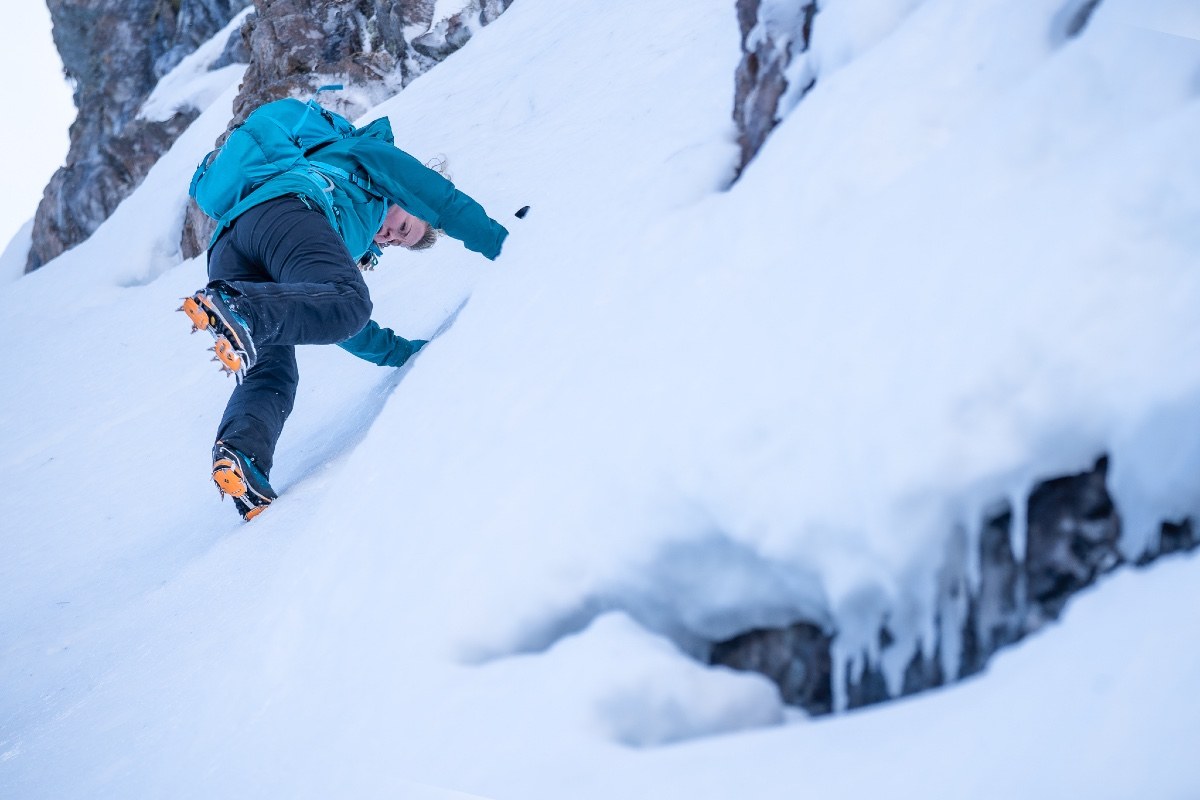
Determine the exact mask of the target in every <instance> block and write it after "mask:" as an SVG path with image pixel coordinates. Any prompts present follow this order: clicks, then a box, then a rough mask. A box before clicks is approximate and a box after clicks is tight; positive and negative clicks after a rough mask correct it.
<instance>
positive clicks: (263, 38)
mask: <svg viewBox="0 0 1200 800" xmlns="http://www.w3.org/2000/svg"><path fill="white" fill-rule="evenodd" d="M511 3H512V0H471V2H470V3H468V4H467V5H466V7H465V8H463V9H462V10H461V11H459V12H458V13H457V14H454V15H453V16H451V17H450V18H449V19H445V20H442V21H440V22H439V23H438V24H437V25H436V26H434V27H433V29H432V30H430V31H428V32H427V33H424V34H422V35H420V36H418V37H416V38H415V39H413V40H412V41H411V42H410V41H409V40H408V39H407V38H406V37H405V33H404V31H405V29H406V28H411V27H412V26H420V27H422V28H429V27H430V25H431V24H432V23H433V21H434V20H433V12H434V7H435V2H434V0H400V1H399V2H397V1H396V0H352V1H351V2H346V1H345V0H256V2H255V7H256V11H257V13H256V15H255V18H254V20H253V22H252V23H250V24H248V25H247V27H246V29H245V30H244V31H243V36H244V37H245V40H246V44H247V47H248V49H249V51H250V68H249V69H248V70H247V71H246V76H245V78H244V80H243V82H242V89H241V91H240V92H239V93H238V97H237V99H236V100H234V105H233V120H232V121H231V123H230V127H232V126H234V125H237V124H239V123H240V122H241V121H242V120H244V119H245V118H246V116H247V115H248V114H249V113H250V112H251V111H253V110H254V109H255V108H257V107H258V106H259V105H261V104H263V103H266V102H269V101H271V100H278V99H279V98H281V97H289V96H290V97H298V96H307V95H310V94H312V93H313V92H314V91H315V90H316V89H318V88H319V87H320V86H321V85H323V84H327V83H331V82H333V83H342V84H345V85H347V86H352V87H354V89H355V90H356V92H355V93H354V94H355V96H353V97H352V96H351V93H349V92H347V93H345V94H343V95H329V96H326V97H322V100H321V102H322V103H323V104H325V105H328V106H329V107H330V108H332V109H333V110H335V111H338V112H340V113H344V114H346V115H347V116H357V115H359V114H361V113H362V112H363V111H365V110H366V108H367V107H369V106H370V105H373V104H375V103H378V102H381V101H383V100H385V99H387V98H388V97H390V96H392V95H393V94H395V93H396V92H397V91H399V90H400V89H402V88H403V87H404V86H407V85H408V84H409V83H410V82H412V80H413V79H414V78H416V77H417V76H419V75H421V74H423V73H425V72H427V71H428V70H429V69H430V68H431V67H433V66H434V65H435V64H437V63H438V62H440V61H442V60H443V59H444V58H446V56H448V55H450V54H451V53H453V52H454V51H455V50H457V49H459V48H460V47H462V46H463V45H464V44H466V42H467V40H468V39H469V38H470V37H471V32H472V31H473V30H474V29H475V28H477V27H479V26H482V25H486V24H488V23H490V22H492V21H493V20H494V19H496V17H498V16H500V14H501V13H503V12H504V11H505V10H506V9H507V8H508V6H509V5H510V4H511Z"/></svg>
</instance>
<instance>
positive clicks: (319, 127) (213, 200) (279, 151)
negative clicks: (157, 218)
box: [188, 86, 375, 231]
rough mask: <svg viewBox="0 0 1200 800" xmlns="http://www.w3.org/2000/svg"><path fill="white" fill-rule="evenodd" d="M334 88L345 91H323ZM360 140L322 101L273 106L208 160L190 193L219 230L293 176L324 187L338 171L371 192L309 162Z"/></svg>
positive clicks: (261, 110)
mask: <svg viewBox="0 0 1200 800" xmlns="http://www.w3.org/2000/svg"><path fill="white" fill-rule="evenodd" d="M333 88H337V89H340V88H341V87H340V86H337V87H332V86H330V87H322V89H321V90H318V92H320V91H322V90H324V89H333ZM354 135H355V127H354V126H353V125H351V124H350V121H349V120H347V119H346V118H345V117H343V116H341V115H340V114H335V113H333V112H332V111H329V110H328V109H326V108H323V107H322V106H321V105H320V104H319V103H318V102H317V101H316V100H309V101H308V102H307V103H305V102H303V101H301V100H296V99H293V98H285V99H283V100H276V101H274V102H271V103H267V104H265V105H262V106H259V107H258V108H256V109H254V111H253V112H251V114H250V116H249V117H247V118H246V121H245V122H243V123H242V124H241V125H239V126H238V127H236V128H234V129H233V131H232V132H231V133H230V134H229V137H228V138H227V139H226V140H225V144H223V145H222V146H221V147H219V148H217V149H216V150H213V151H212V152H210V153H209V154H208V155H206V156H205V157H204V160H202V161H201V162H200V165H199V166H198V167H196V172H195V173H194V174H193V175H192V182H191V184H190V185H189V186H188V194H189V195H191V196H192V197H193V198H194V199H195V200H196V204H197V205H199V206H200V209H201V210H202V211H204V213H205V214H207V215H208V216H210V217H212V218H213V219H215V220H217V222H218V223H219V224H218V226H217V230H218V231H219V230H221V229H222V228H224V227H225V226H226V225H228V224H229V223H230V222H232V220H233V219H234V218H236V217H237V216H238V215H239V214H241V213H242V212H243V211H245V210H246V209H247V208H249V207H250V206H251V205H253V201H252V202H250V203H248V204H246V203H245V202H244V201H245V200H246V199H247V198H248V197H249V196H250V195H251V194H252V193H253V192H254V191H255V190H256V189H258V188H259V187H260V186H262V185H263V184H264V183H266V182H267V181H269V180H271V179H272V178H275V177H278V176H280V175H283V174H284V173H287V172H298V173H302V174H306V175H309V176H311V177H312V179H313V180H314V182H316V183H317V184H318V185H319V186H321V187H322V188H324V185H325V184H327V179H326V178H324V177H322V176H321V173H330V172H332V173H333V174H336V175H338V177H341V178H343V179H348V180H351V181H352V182H354V183H355V184H358V185H359V186H362V187H363V188H364V189H367V188H368V187H366V186H363V182H361V181H360V180H356V178H357V177H358V176H356V175H351V174H348V173H346V172H345V170H341V169H339V168H337V167H334V166H332V165H329V164H321V163H319V162H316V163H314V162H312V161H309V160H308V156H309V155H310V154H312V153H313V152H314V151H316V150H319V149H320V148H322V147H324V146H325V145H327V144H329V143H331V142H336V141H338V140H339V139H345V138H347V137H350V136H354ZM368 191H369V189H368ZM372 194H375V193H374V192H372Z"/></svg>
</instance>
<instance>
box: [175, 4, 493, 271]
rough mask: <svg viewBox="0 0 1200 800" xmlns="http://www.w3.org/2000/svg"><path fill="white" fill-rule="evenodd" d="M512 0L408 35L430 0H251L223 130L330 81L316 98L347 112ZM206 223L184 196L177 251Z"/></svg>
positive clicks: (196, 246)
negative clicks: (334, 87) (244, 65)
mask: <svg viewBox="0 0 1200 800" xmlns="http://www.w3.org/2000/svg"><path fill="white" fill-rule="evenodd" d="M511 3H512V0H471V2H470V3H468V4H467V5H466V6H465V7H464V8H463V9H462V10H461V11H459V12H458V13H456V14H454V15H453V16H451V17H450V18H448V19H445V20H441V21H440V22H438V24H437V25H434V26H433V27H432V29H431V30H428V32H427V33H423V34H421V35H420V36H417V37H415V38H414V39H413V40H412V41H409V40H408V39H407V38H406V37H405V29H406V28H411V27H412V26H420V27H421V28H422V29H428V28H430V25H431V24H432V23H433V21H434V20H433V12H434V6H435V2H434V0H350V1H349V2H347V1H346V0H255V10H256V13H255V15H254V16H253V17H252V18H251V20H250V21H248V22H247V24H246V26H245V27H244V28H243V30H242V37H243V40H244V46H245V48H246V50H247V51H248V52H249V53H250V67H249V69H247V70H246V75H245V77H244V78H243V80H242V87H241V91H240V92H239V93H238V96H237V98H236V99H235V100H234V102H233V119H231V120H230V123H229V130H232V129H233V127H234V126H236V125H239V124H241V123H242V122H243V121H244V120H245V119H246V117H247V116H249V114H250V112H251V111H253V110H254V109H255V108H258V106H260V105H262V104H263V103H267V102H270V101H272V100H278V99H280V98H283V97H303V98H307V97H309V96H311V95H312V94H313V93H314V92H315V91H316V90H317V89H318V88H320V87H321V86H322V85H325V84H330V83H341V84H343V85H345V86H346V87H347V88H352V89H353V91H346V92H331V93H328V94H323V95H322V96H321V103H322V105H325V106H327V107H328V108H330V109H332V110H334V111H337V112H338V113H340V114H343V115H345V116H347V117H350V118H351V119H353V118H355V117H357V116H359V115H360V114H362V113H363V112H364V111H366V110H367V108H369V107H370V106H372V105H375V104H376V103H379V102H382V101H383V100H386V99H387V98H388V97H391V96H392V95H394V94H395V93H396V92H398V91H400V90H401V89H402V88H403V87H405V86H407V85H408V84H409V83H410V82H412V80H413V79H415V78H416V77H417V76H419V75H421V74H423V73H425V72H427V71H428V70H429V69H431V68H432V67H433V66H434V65H436V64H437V63H439V62H440V61H442V60H443V59H445V58H446V57H447V56H448V55H450V54H451V53H453V52H454V51H455V50H457V49H459V48H460V47H462V46H463V45H464V44H466V42H467V40H468V39H470V37H471V34H472V32H473V31H474V30H475V29H476V28H478V27H480V26H482V25H486V24H488V23H490V22H492V21H493V20H495V19H496V18H497V17H498V16H500V14H502V13H503V12H504V11H505V10H506V9H507V8H508V7H509V5H511ZM218 144H219V142H218ZM213 228H214V225H213V223H212V221H211V220H210V219H208V217H206V216H205V215H204V213H203V212H202V211H200V209H199V208H197V207H196V206H195V204H194V203H193V204H191V205H190V206H189V208H188V213H187V217H186V219H185V222H184V227H183V234H182V240H181V249H182V251H183V256H184V258H191V257H193V256H196V255H199V254H200V253H202V252H204V250H205V249H206V248H207V247H208V242H209V239H210V237H211V235H212V230H213Z"/></svg>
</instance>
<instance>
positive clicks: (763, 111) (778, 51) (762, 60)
mask: <svg viewBox="0 0 1200 800" xmlns="http://www.w3.org/2000/svg"><path fill="white" fill-rule="evenodd" d="M762 6H763V0H737V18H738V25H739V26H740V28H741V32H742V60H741V63H739V64H738V68H737V73H736V75H735V86H734V105H733V120H734V123H735V124H736V125H737V129H738V145H739V146H740V147H741V159H740V160H739V162H738V168H737V171H738V173H739V174H740V173H741V171H742V170H743V169H744V168H745V167H746V165H747V164H749V163H750V161H751V159H753V158H754V156H755V155H756V154H757V153H758V151H759V149H760V148H761V147H762V146H763V143H764V142H765V141H766V140H767V136H768V135H769V134H770V133H771V131H772V130H773V129H774V128H775V126H776V125H778V124H779V121H780V114H781V111H782V110H781V109H780V101H781V100H782V99H783V97H784V94H785V93H786V92H787V91H788V89H789V86H788V80H787V77H786V73H787V68H788V66H789V65H790V64H791V61H792V59H793V58H794V57H795V56H796V55H798V54H799V53H802V52H804V51H805V50H807V49H808V46H809V42H810V40H811V38H812V23H813V18H814V17H815V16H816V13H817V3H816V0H811V1H810V2H805V0H796V6H797V13H795V14H791V15H783V18H776V17H774V16H771V15H769V14H766V13H764V9H763V7H762ZM814 83H815V79H813V78H808V79H806V85H805V86H803V87H798V88H799V89H800V92H801V93H804V92H807V91H808V90H809V89H811V88H812V87H813V84H814Z"/></svg>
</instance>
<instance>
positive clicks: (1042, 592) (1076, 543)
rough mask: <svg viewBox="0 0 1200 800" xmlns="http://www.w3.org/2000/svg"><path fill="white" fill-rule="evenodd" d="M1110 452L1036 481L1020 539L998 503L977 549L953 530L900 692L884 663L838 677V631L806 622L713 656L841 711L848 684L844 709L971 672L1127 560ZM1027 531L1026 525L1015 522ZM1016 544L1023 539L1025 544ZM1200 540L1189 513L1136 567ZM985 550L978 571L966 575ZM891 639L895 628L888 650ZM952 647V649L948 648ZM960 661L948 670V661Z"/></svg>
mask: <svg viewBox="0 0 1200 800" xmlns="http://www.w3.org/2000/svg"><path fill="white" fill-rule="evenodd" d="M1107 469H1108V462H1107V459H1105V458H1101V459H1100V460H1099V461H1098V462H1097V463H1096V465H1095V467H1094V468H1093V469H1091V470H1090V471H1088V472H1085V473H1082V474H1079V475H1070V476H1065V477H1061V478H1056V479H1053V480H1049V481H1046V482H1044V483H1041V484H1039V485H1038V486H1037V487H1035V488H1034V490H1033V491H1032V492H1031V493H1030V495H1029V497H1028V498H1027V500H1026V502H1025V504H1024V505H1025V507H1024V509H1022V512H1023V513H1022V518H1023V519H1024V520H1025V524H1024V531H1023V533H1024V535H1023V538H1017V537H1014V530H1013V528H1014V526H1015V525H1017V524H1018V523H1017V521H1016V519H1015V517H1016V514H1015V513H1014V509H1013V508H1012V506H1011V504H1009V503H1007V502H1005V503H1001V504H999V505H998V506H997V507H996V508H995V509H993V510H992V511H991V512H990V513H989V514H988V515H987V516H986V518H985V519H984V520H983V525H982V529H981V532H980V535H979V538H978V543H977V552H976V553H975V554H970V553H968V552H967V550H966V547H965V543H966V537H965V536H958V537H955V539H954V541H953V542H952V547H951V551H950V556H949V557H948V559H947V561H946V563H945V565H944V567H943V569H942V574H941V578H940V581H939V585H938V594H939V599H938V615H939V622H940V631H941V636H940V638H939V640H938V641H937V642H935V643H934V647H932V648H930V649H929V650H928V651H923V650H918V652H917V653H916V654H915V655H914V656H913V657H912V659H911V661H910V662H909V664H908V668H907V669H906V670H905V672H904V676H903V682H902V685H901V686H900V687H899V689H898V691H896V692H893V691H892V690H891V689H889V686H888V682H887V681H886V680H885V676H884V674H883V672H882V670H881V668H880V667H879V666H878V664H879V662H880V660H881V659H876V660H874V661H871V660H867V659H864V663H865V666H864V667H863V668H862V669H861V670H860V671H856V672H855V671H852V672H850V674H848V675H846V678H845V685H843V686H838V687H835V686H834V680H835V677H834V676H835V674H837V670H836V669H835V668H834V649H835V644H836V638H837V632H836V631H831V630H825V629H823V628H822V627H821V626H820V625H819V624H817V623H813V622H806V621H801V622H797V623H795V624H793V625H791V626H788V627H786V628H768V629H757V630H752V631H747V632H745V633H743V634H741V635H739V636H736V637H734V638H732V639H729V640H727V641H723V642H718V643H716V644H714V645H713V647H712V650H711V655H710V661H711V663H714V664H722V665H725V666H729V667H733V668H735V669H743V670H753V671H755V672H760V673H762V674H763V675H766V676H767V677H768V678H770V679H771V680H772V681H774V682H775V684H776V685H777V686H778V687H779V691H780V693H781V695H782V697H783V699H784V701H785V702H788V703H790V704H792V705H797V706H800V707H802V708H804V709H806V710H807V711H808V712H809V713H811V714H827V713H829V712H830V711H832V710H834V703H833V702H831V698H833V697H835V696H837V695H838V694H839V692H840V693H841V694H842V696H843V697H844V698H845V707H846V708H856V707H859V706H864V705H870V704H873V703H879V702H883V701H886V700H890V699H893V698H894V697H895V696H903V695H908V694H913V693H916V692H920V691H923V690H925V689H929V688H933V687H936V686H941V685H943V684H945V683H948V682H952V681H955V680H960V679H962V678H965V677H968V676H970V675H974V674H976V673H978V672H980V671H981V670H983V669H984V667H985V666H986V664H987V662H988V660H989V659H990V658H991V657H992V655H994V654H995V653H996V652H997V651H999V650H1001V649H1002V648H1004V647H1006V646H1008V645H1011V644H1013V643H1015V642H1018V641H1020V640H1021V639H1023V638H1024V637H1026V636H1028V635H1029V634H1030V633H1033V632H1034V631H1037V630H1038V629H1040V628H1042V627H1043V626H1044V625H1046V624H1047V623H1048V622H1051V621H1053V620H1055V619H1057V618H1058V617H1059V615H1060V614H1061V613H1062V610H1063V608H1064V607H1065V606H1066V604H1067V602H1068V601H1069V600H1070V598H1071V597H1072V596H1073V595H1074V594H1075V593H1076V592H1078V591H1080V590H1081V589H1083V588H1085V587H1087V586H1090V585H1091V584H1093V583H1095V582H1096V580H1097V579H1098V578H1099V577H1100V576H1102V575H1103V574H1105V573H1107V572H1109V571H1111V570H1113V569H1116V568H1117V567H1119V566H1121V565H1122V564H1125V563H1126V560H1125V558H1124V556H1123V555H1122V553H1121V551H1120V549H1119V548H1118V540H1119V538H1120V533H1121V520H1120V516H1119V514H1118V512H1117V509H1116V507H1115V506H1114V504H1113V501H1112V498H1111V496H1110V495H1109V493H1108V490H1107V488H1106V483H1105V478H1106V475H1107ZM1016 533H1021V531H1016ZM1014 541H1016V542H1023V545H1024V546H1023V551H1024V552H1021V553H1018V552H1015V551H1014ZM1198 545H1200V537H1197V535H1196V534H1195V531H1194V529H1193V526H1192V523H1191V521H1190V520H1184V521H1181V522H1164V523H1163V524H1162V527H1161V532H1160V536H1159V541H1158V543H1157V545H1156V546H1155V547H1154V548H1153V549H1152V550H1151V551H1150V552H1147V553H1144V554H1142V556H1141V557H1139V558H1138V559H1137V561H1136V562H1135V563H1136V565H1138V566H1143V565H1145V564H1148V563H1151V562H1152V561H1154V560H1156V559H1157V558H1159V557H1160V556H1164V555H1168V554H1171V553H1178V552H1184V551H1189V550H1193V549H1195V548H1196V547H1197V546H1198ZM975 558H977V559H978V560H977V561H976V562H975V563H977V564H978V575H977V578H976V579H975V580H971V579H969V578H968V572H969V563H970V560H971V559H975ZM892 645H893V642H892V635H891V633H890V632H889V631H888V629H887V627H886V625H885V626H884V627H882V628H881V629H880V630H879V652H880V653H883V654H886V652H887V651H888V648H889V647H891V646H892ZM948 649H949V650H952V651H953V656H952V657H949V658H948V657H947V650H948ZM947 664H951V665H953V667H952V669H951V670H950V671H948V670H947V669H946V667H945V665H947Z"/></svg>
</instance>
